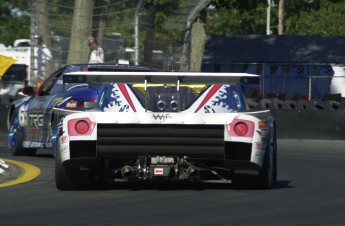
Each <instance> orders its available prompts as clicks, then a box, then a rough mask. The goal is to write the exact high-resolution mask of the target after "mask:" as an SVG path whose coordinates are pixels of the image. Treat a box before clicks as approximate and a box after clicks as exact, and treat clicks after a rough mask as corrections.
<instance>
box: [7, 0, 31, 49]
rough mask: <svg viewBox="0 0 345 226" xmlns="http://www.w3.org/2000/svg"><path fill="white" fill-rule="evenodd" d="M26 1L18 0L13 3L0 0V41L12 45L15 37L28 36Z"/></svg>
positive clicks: (28, 19)
mask: <svg viewBox="0 0 345 226" xmlns="http://www.w3.org/2000/svg"><path fill="white" fill-rule="evenodd" d="M12 2H13V1H12ZM27 3H28V1H27V0H18V1H15V2H14V3H10V2H9V1H4V0H0V43H3V44H5V45H13V42H14V40H16V39H20V38H29V37H30V16H29V15H28V12H27V9H28V5H27Z"/></svg>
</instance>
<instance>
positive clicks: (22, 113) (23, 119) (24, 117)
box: [18, 105, 28, 126]
mask: <svg viewBox="0 0 345 226" xmlns="http://www.w3.org/2000/svg"><path fill="white" fill-rule="evenodd" d="M27 110H28V106H26V105H22V106H21V107H20V108H19V112H18V120H19V125H20V126H25V125H26V124H27V123H28V113H27Z"/></svg>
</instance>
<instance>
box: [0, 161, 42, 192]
mask: <svg viewBox="0 0 345 226" xmlns="http://www.w3.org/2000/svg"><path fill="white" fill-rule="evenodd" d="M0 169H2V170H3V171H2V173H1V172H0V188H2V187H8V186H12V185H15V184H21V183H25V182H28V181H31V180H33V179H35V178H36V177H38V176H39V175H40V173H41V170H40V169H39V168H38V167H36V166H34V165H31V164H28V163H25V162H19V161H15V160H10V159H0ZM0 171H1V170H0Z"/></svg>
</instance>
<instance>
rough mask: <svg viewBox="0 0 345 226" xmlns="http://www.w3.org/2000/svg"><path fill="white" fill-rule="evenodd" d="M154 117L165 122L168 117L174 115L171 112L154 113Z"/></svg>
mask: <svg viewBox="0 0 345 226" xmlns="http://www.w3.org/2000/svg"><path fill="white" fill-rule="evenodd" d="M152 117H153V118H154V119H155V120H159V121H162V122H165V121H166V120H168V118H172V116H171V115H170V114H153V115H152Z"/></svg>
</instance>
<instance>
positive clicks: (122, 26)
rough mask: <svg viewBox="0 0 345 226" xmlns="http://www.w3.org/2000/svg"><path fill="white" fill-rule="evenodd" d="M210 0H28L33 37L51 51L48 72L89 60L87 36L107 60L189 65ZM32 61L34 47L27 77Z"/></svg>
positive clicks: (172, 66) (171, 66)
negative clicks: (197, 25) (157, 1)
mask: <svg viewBox="0 0 345 226" xmlns="http://www.w3.org/2000/svg"><path fill="white" fill-rule="evenodd" d="M209 2H210V1H209V0H201V1H200V0H187V1H181V2H180V1H176V2H174V1H172V3H171V4H166V5H158V6H157V5H152V3H150V1H145V0H117V1H111V0H49V1H48V0H31V1H29V3H30V8H31V15H32V17H31V42H32V43H33V42H34V36H35V35H37V34H39V35H41V36H42V37H43V40H44V43H45V45H46V46H47V47H48V48H49V49H50V50H51V52H52V56H53V59H52V60H51V62H50V63H48V64H47V65H46V67H47V74H50V73H52V72H53V71H54V70H56V69H57V68H60V67H62V66H64V65H66V64H70V63H87V62H88V57H89V53H90V49H89V46H88V43H87V40H88V36H90V35H91V36H93V37H94V38H97V40H98V43H99V45H100V47H102V48H103V50H104V62H105V63H111V64H113V63H115V64H116V63H118V62H119V60H125V61H128V62H129V63H130V64H135V65H143V66H150V67H154V68H159V69H164V70H181V69H183V70H189V69H190V64H191V62H193V61H192V60H191V56H190V49H191V48H190V43H191V35H190V34H191V29H192V28H193V26H192V25H193V24H194V22H195V21H196V18H197V17H198V16H199V14H200V12H201V11H202V10H203V9H204V8H205V7H206V6H207V4H208V3H209ZM76 23H78V24H76ZM76 33H78V34H76ZM73 35H77V36H78V37H79V38H78V40H77V42H72V40H71V39H73ZM74 37H75V36H74ZM71 56H76V57H71ZM199 58H200V57H199ZM34 61H35V52H34V50H33V48H32V49H31V71H30V74H31V75H33V76H31V78H30V81H34V79H35V76H34V75H35V72H36V71H35V70H37V68H35V64H34ZM199 61H200V62H201V58H200V60H199ZM200 64H201V63H200ZM199 67H200V65H199ZM199 70H200V68H199Z"/></svg>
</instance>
